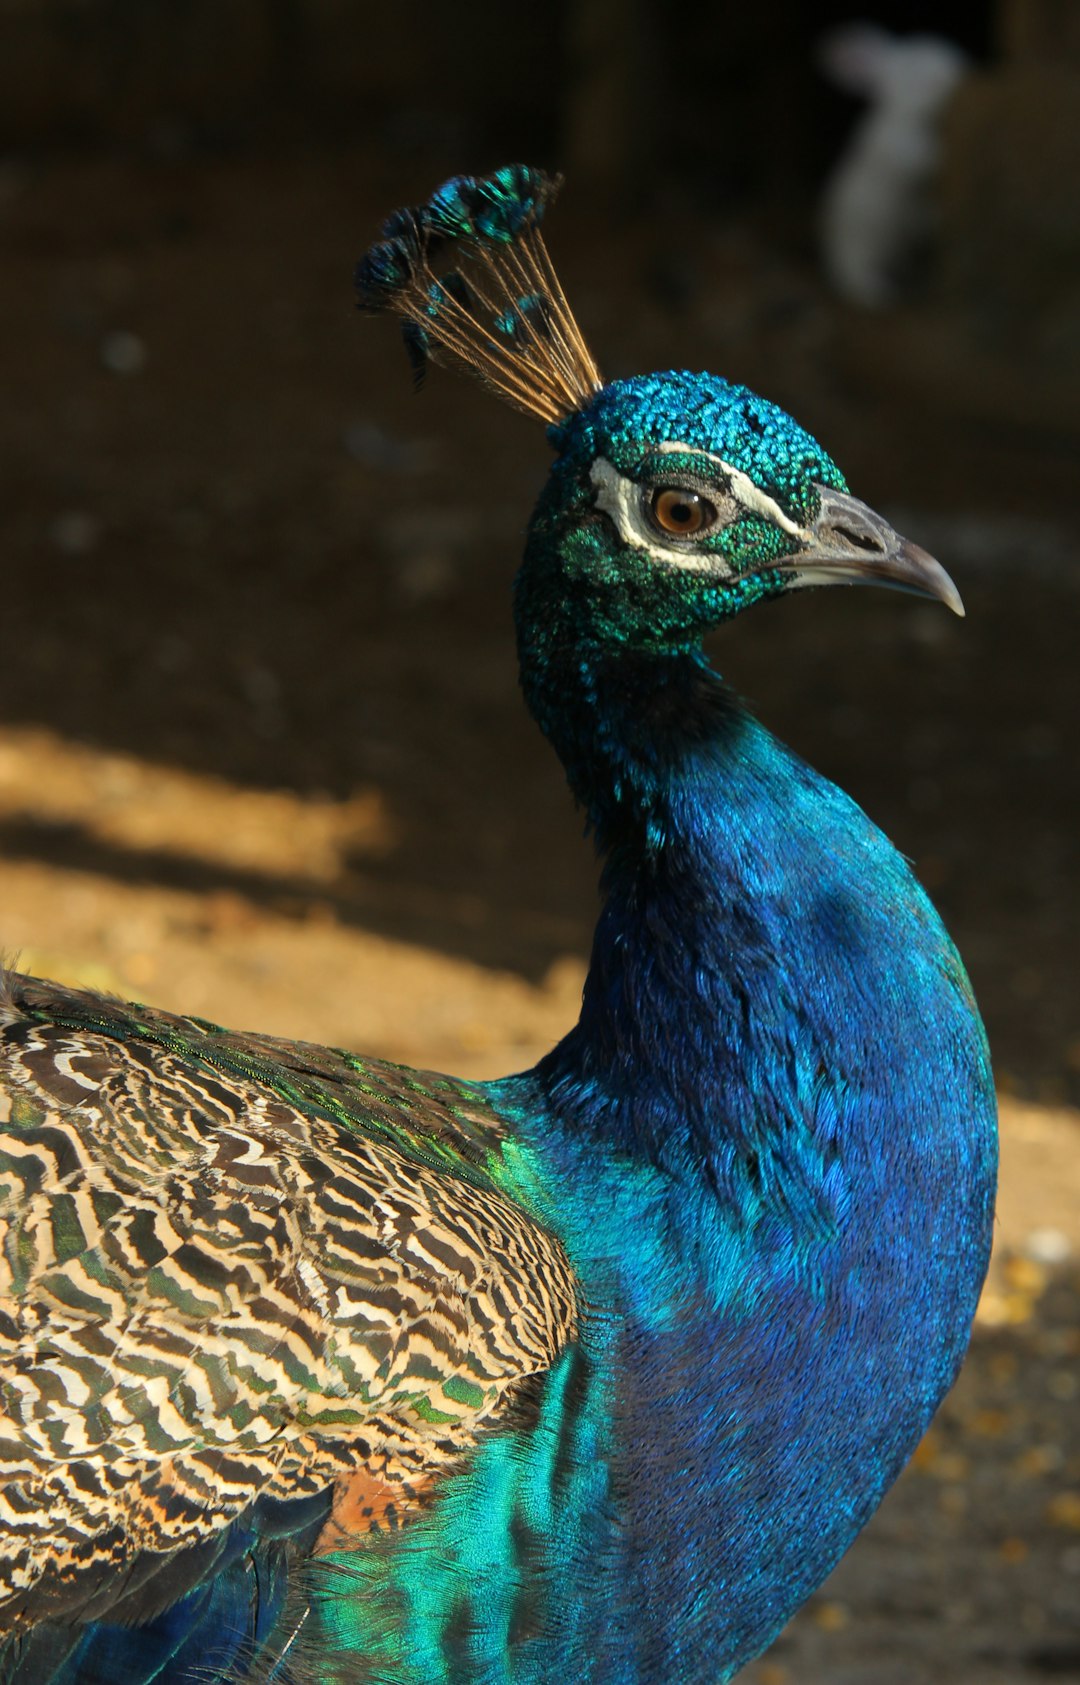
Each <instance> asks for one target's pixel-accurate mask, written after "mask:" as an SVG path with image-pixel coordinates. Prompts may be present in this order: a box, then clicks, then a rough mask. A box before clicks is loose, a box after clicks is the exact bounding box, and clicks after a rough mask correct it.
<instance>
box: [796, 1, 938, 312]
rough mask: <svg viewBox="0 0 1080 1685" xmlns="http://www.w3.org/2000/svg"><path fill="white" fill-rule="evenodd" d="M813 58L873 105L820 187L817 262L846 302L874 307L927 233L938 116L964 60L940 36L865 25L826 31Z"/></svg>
mask: <svg viewBox="0 0 1080 1685" xmlns="http://www.w3.org/2000/svg"><path fill="white" fill-rule="evenodd" d="M817 57H818V64H819V67H820V68H821V70H822V72H823V73H824V75H825V76H827V77H828V79H829V80H830V81H831V82H833V83H834V84H835V85H836V86H837V87H839V88H842V89H843V90H844V91H845V92H846V93H849V94H854V95H856V96H858V97H861V98H864V99H867V100H869V102H870V109H869V111H868V112H867V113H866V115H865V116H864V117H863V118H861V120H860V121H859V122H858V123H857V124H856V126H855V128H854V130H853V131H852V134H851V137H850V139H849V141H848V144H847V147H846V148H845V150H844V153H843V155H842V156H841V158H840V160H839V162H838V163H837V164H836V166H835V168H834V169H833V171H832V174H831V175H830V177H829V179H828V181H827V182H826V185H825V191H824V195H823V199H822V206H821V228H820V233H821V248H822V261H823V263H824V266H825V270H826V273H827V275H828V277H829V280H830V281H831V282H832V285H833V286H834V287H835V289H836V291H837V292H838V293H839V294H840V295H841V296H842V297H843V298H846V299H848V300H849V301H850V302H851V303H853V304H859V305H862V306H864V307H865V308H867V309H880V308H882V307H883V306H885V305H888V304H891V303H893V302H894V301H895V300H896V299H897V298H899V297H900V295H901V294H902V292H903V291H904V284H905V280H906V279H907V278H908V277H909V276H910V275H911V274H912V273H913V272H914V269H915V266H916V264H917V261H918V259H919V257H920V256H921V255H922V252H923V250H924V248H925V246H926V245H927V243H928V241H929V239H930V237H931V235H932V233H933V226H934V183H935V178H936V174H937V169H938V162H939V158H940V152H941V119H942V116H943V114H944V111H945V107H946V106H947V104H948V102H949V99H950V98H951V97H952V95H953V94H954V93H955V91H956V88H957V86H958V85H959V83H960V82H961V81H962V79H963V78H964V76H965V75H966V74H967V73H968V70H969V60H968V58H967V55H966V54H965V53H964V52H962V51H961V49H960V48H959V47H957V46H956V45H954V43H953V42H951V41H945V40H943V39H942V38H941V37H940V36H937V35H893V34H891V33H890V31H889V30H887V29H881V28H879V27H878V26H877V25H876V24H871V23H851V24H843V25H842V26H841V27H839V28H837V29H832V30H829V32H828V33H827V34H826V35H824V36H823V37H822V38H821V40H820V42H819V44H818V54H817Z"/></svg>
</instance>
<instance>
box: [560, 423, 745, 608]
mask: <svg viewBox="0 0 1080 1685" xmlns="http://www.w3.org/2000/svg"><path fill="white" fill-rule="evenodd" d="M699 455H700V452H699ZM590 477H591V479H592V483H593V485H594V486H595V487H596V507H597V508H598V509H602V510H603V512H604V514H605V515H610V516H611V519H612V520H613V521H614V523H615V530H616V532H617V533H618V535H619V537H620V538H621V539H622V541H623V543H624V544H633V545H635V546H636V547H637V548H638V549H639V550H647V551H648V552H649V555H650V556H655V557H656V559H657V560H658V561H662V562H667V563H668V565H669V566H670V567H676V568H686V569H689V570H690V571H691V572H694V573H711V574H716V575H719V576H721V577H723V578H725V579H730V578H731V577H732V573H731V569H730V568H729V567H728V566H727V565H726V564H725V562H724V560H723V558H722V557H720V556H718V555H716V553H715V552H714V551H708V550H691V549H688V548H687V547H686V546H685V545H678V546H676V545H674V544H665V543H664V541H663V539H662V538H661V537H660V536H659V534H658V533H656V532H654V531H653V529H652V528H651V527H647V526H646V525H645V521H644V519H643V517H642V512H641V487H640V486H639V485H638V483H637V481H636V480H628V479H627V478H626V476H625V474H620V473H619V470H618V469H617V468H616V467H615V466H614V464H613V463H610V462H609V461H608V460H607V458H606V457H605V456H598V457H597V458H596V461H595V462H594V463H593V465H592V469H591V474H590Z"/></svg>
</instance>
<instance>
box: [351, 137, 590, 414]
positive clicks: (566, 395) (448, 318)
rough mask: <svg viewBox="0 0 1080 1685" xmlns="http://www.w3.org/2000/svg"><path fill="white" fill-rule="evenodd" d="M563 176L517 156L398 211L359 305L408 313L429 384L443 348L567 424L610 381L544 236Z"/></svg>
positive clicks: (518, 400) (363, 266)
mask: <svg viewBox="0 0 1080 1685" xmlns="http://www.w3.org/2000/svg"><path fill="white" fill-rule="evenodd" d="M561 185H562V178H561V177H560V176H549V175H545V174H544V172H543V171H542V170H533V169H529V168H528V167H527V166H525V165H524V164H508V165H506V166H504V168H502V169H500V170H496V171H495V172H494V173H493V174H492V175H490V176H455V177H454V178H453V180H452V181H448V182H446V183H445V184H444V185H443V186H442V187H440V188H439V189H438V191H437V192H436V193H434V194H432V196H431V198H430V199H429V200H428V201H427V203H426V204H424V205H418V206H414V207H411V208H409V209H406V210H400V211H395V212H394V213H393V215H392V216H390V217H388V219H387V220H386V222H385V223H384V224H383V227H382V231H381V238H380V240H379V242H378V244H377V245H374V246H372V248H371V250H370V251H369V252H368V253H367V254H366V256H365V257H363V258H362V259H361V260H360V262H359V263H358V265H357V267H356V275H355V282H356V293H357V302H358V304H359V306H360V309H361V310H367V311H371V312H377V311H384V310H391V311H394V312H396V313H397V314H398V315H400V316H402V317H404V324H403V329H402V332H403V336H404V340H405V349H406V351H407V353H408V356H409V361H410V363H411V365H412V369H413V377H414V379H415V381H416V383H417V385H419V384H420V383H421V382H422V380H423V378H424V375H425V372H426V370H427V365H428V361H429V358H431V357H432V356H433V355H438V353H444V354H445V355H446V356H447V358H448V359H449V360H450V361H452V362H456V363H458V364H460V365H461V366H463V367H464V368H466V369H469V370H471V371H472V372H473V373H474V374H476V375H478V376H479V378H480V379H481V380H482V381H483V382H484V384H485V385H487V386H489V387H491V388H492V389H493V390H494V391H495V392H497V393H498V394H499V395H500V396H501V397H502V398H504V399H505V400H506V402H507V403H510V404H512V405H513V406H514V408H515V409H519V410H522V411H523V412H524V413H525V414H526V415H535V416H538V417H539V418H540V419H541V420H542V421H547V422H552V421H561V420H563V419H564V418H565V417H566V416H568V415H570V414H572V412H573V411H574V410H577V409H580V408H581V407H582V406H583V405H584V404H587V403H588V401H589V400H590V399H591V398H592V396H593V395H594V393H596V392H598V391H599V390H600V388H601V386H602V385H603V382H602V380H601V378H600V372H599V370H598V369H597V367H596V364H595V362H594V361H593V358H592V355H591V353H590V351H589V349H588V347H587V346H586V344H585V341H584V339H583V337H582V334H581V330H580V328H579V327H578V325H577V323H576V322H575V320H574V317H573V314H572V313H571V310H570V306H569V305H568V304H567V302H566V295H565V294H564V292H563V290H562V287H561V286H560V284H559V280H558V277H557V275H556V274H555V270H554V267H553V265H552V262H551V258H550V257H549V256H548V251H547V247H546V246H545V244H544V239H543V236H542V234H541V232H540V223H541V221H542V220H543V217H544V214H545V212H546V210H547V208H548V206H549V205H550V204H551V202H552V200H553V199H554V198H555V195H556V194H557V193H558V191H559V188H560V186H561Z"/></svg>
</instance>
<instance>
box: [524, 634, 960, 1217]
mask: <svg viewBox="0 0 1080 1685" xmlns="http://www.w3.org/2000/svg"><path fill="white" fill-rule="evenodd" d="M522 679H523V686H524V689H525V693H526V697H527V700H528V702H529V705H530V708H531V709H532V711H533V713H534V715H535V716H536V717H537V719H538V721H539V723H540V725H541V727H542V729H543V730H544V731H545V733H546V734H547V736H548V737H549V739H550V740H551V742H552V744H553V746H554V747H555V749H556V751H557V753H558V754H559V756H560V758H561V759H562V762H563V765H564V766H565V768H566V771H567V774H568V777H569V780H570V783H571V786H572V788H573V790H574V793H575V795H576V796H577V798H578V801H579V802H580V803H581V804H582V805H583V806H584V807H585V808H586V810H587V812H588V815H589V819H590V822H591V825H592V827H593V829H594V831H595V834H596V837H597V840H598V843H599V846H600V849H601V852H602V854H603V857H604V868H603V877H602V889H603V897H604V902H603V910H602V912H601V916H600V919H599V922H598V925H597V929H596V934H595V938H594V943H593V950H592V956H591V962H590V966H589V971H588V975H587V980H586V984H585V989H584V995H583V1002H582V1011H581V1017H580V1020H579V1022H578V1024H577V1026H576V1027H575V1028H574V1029H573V1030H572V1031H571V1032H570V1034H569V1035H568V1036H567V1037H565V1038H564V1040H563V1041H562V1042H561V1043H560V1044H559V1045H558V1046H557V1047H556V1048H555V1049H554V1050H553V1051H552V1053H551V1054H550V1055H548V1057H547V1058H546V1059H544V1060H543V1061H542V1062H541V1064H540V1065H539V1067H538V1068H537V1071H536V1073H535V1076H536V1079H537V1080H538V1081H539V1082H540V1083H541V1084H542V1085H543V1088H544V1091H545V1095H546V1097H547V1101H548V1103H549V1105H550V1106H551V1108H552V1110H553V1112H554V1113H555V1114H556V1115H557V1116H558V1117H559V1118H560V1119H561V1120H562V1121H563V1122H564V1123H565V1125H566V1127H567V1128H568V1130H569V1131H571V1132H572V1133H573V1134H574V1135H575V1136H576V1137H577V1138H584V1139H591V1140H593V1141H594V1142H596V1141H599V1142H601V1143H602V1144H603V1146H604V1148H605V1151H608V1150H610V1149H612V1148H614V1149H615V1150H616V1151H619V1152H626V1153H629V1154H631V1155H632V1156H634V1157H637V1158H639V1159H645V1160H647V1161H648V1162H650V1163H652V1164H653V1165H655V1166H657V1167H659V1168H661V1169H663V1170H666V1171H669V1172H672V1173H674V1175H675V1176H676V1178H677V1179H679V1180H681V1181H683V1182H687V1183H688V1182H691V1181H692V1182H693V1183H694V1184H695V1185H696V1186H699V1187H700V1186H701V1185H702V1183H703V1182H704V1184H706V1185H707V1186H709V1187H711V1188H713V1189H714V1190H716V1191H717V1192H718V1193H719V1195H720V1199H721V1203H722V1205H723V1206H724V1207H725V1209H728V1210H732V1211H735V1212H737V1213H738V1214H739V1216H740V1219H748V1220H750V1221H751V1223H753V1222H756V1220H757V1217H758V1215H759V1214H760V1213H761V1212H762V1211H768V1210H770V1209H771V1210H772V1211H773V1212H774V1213H775V1212H778V1211H782V1212H783V1213H784V1220H785V1223H787V1222H788V1221H789V1220H790V1222H792V1223H794V1224H795V1225H796V1227H798V1226H799V1225H800V1224H801V1225H802V1226H803V1227H804V1228H808V1229H811V1230H813V1231H815V1232H820V1231H821V1229H822V1227H823V1226H824V1228H825V1229H828V1228H830V1227H831V1225H832V1222H833V1219H834V1216H835V1210H836V1202H837V1200H838V1199H839V1200H842V1199H843V1198H845V1197H846V1192H845V1189H846V1188H847V1187H848V1186H850V1184H851V1182H852V1181H853V1180H856V1179H857V1177H858V1175H859V1174H860V1173H861V1171H862V1170H863V1169H865V1170H866V1173H867V1174H868V1175H869V1174H873V1176H874V1178H875V1181H876V1179H877V1175H878V1173H879V1170H880V1167H881V1165H882V1163H883V1162H885V1161H886V1160H888V1159H892V1160H894V1161H895V1162H896V1168H897V1170H898V1172H899V1171H901V1170H902V1161H903V1159H904V1157H905V1155H906V1154H907V1153H909V1152H915V1153H917V1152H918V1151H919V1150H921V1149H918V1148H916V1147H915V1145H914V1144H913V1143H912V1142H911V1140H910V1137H908V1136H906V1135H905V1134H904V1133H903V1131H901V1132H900V1134H899V1135H897V1136H896V1137H895V1138H892V1137H890V1135H889V1133H888V1131H889V1125H888V1122H887V1120H888V1118H889V1117H890V1116H892V1115H893V1114H894V1109H895V1107H896V1106H897V1104H898V1103H899V1105H900V1106H901V1108H902V1106H903V1105H904V1104H905V1103H907V1104H908V1105H909V1107H911V1106H915V1107H916V1109H917V1110H922V1109H923V1106H924V1103H925V1104H927V1105H928V1106H929V1107H930V1109H931V1110H932V1101H933V1095H934V1089H935V1084H936V1082H937V1081H939V1080H940V1078H941V1077H942V1075H943V1074H944V1072H945V1070H946V1067H947V1066H948V1065H949V1064H951V1056H949V1048H948V1037H949V1036H950V1035H955V1034H956V1033H958V1032H959V1033H961V1039H962V1040H963V1042H964V1043H965V1045H966V1048H967V1052H968V1056H969V1057H970V1058H971V1059H973V1060H974V1062H975V1064H976V1065H979V1064H981V1068H982V1070H983V1072H984V1074H985V1072H986V1069H987V1067H986V1065H985V1049H984V1047H983V1044H982V1038H981V1030H980V1028H979V1025H978V1018H977V1015H976V1013H975V1011H974V1003H973V1002H972V1000H971V996H970V990H969V988H968V985H967V980H966V977H965V976H964V973H963V968H962V966H961V965H960V962H959V960H958V958H957V956H956V953H955V950H954V949H953V947H952V944H951V943H950V941H949V938H948V936H947V935H946V933H945V931H944V929H943V928H942V926H941V923H940V921H939V920H938V918H937V915H936V913H935V912H934V910H933V908H932V907H931V906H930V903H929V902H928V900H927V898H926V896H925V895H924V893H923V891H922V889H921V888H920V886H919V885H918V883H917V882H916V880H915V879H914V877H913V875H912V874H911V872H910V870H909V869H908V867H907V865H906V863H905V862H904V861H903V859H902V858H901V857H900V856H899V855H898V854H897V852H896V850H895V849H893V848H892V846H891V845H890V844H889V842H888V841H887V840H886V838H885V837H884V836H883V835H882V834H881V833H880V832H879V831H878V830H877V828H876V827H875V826H874V825H873V824H872V823H871V822H870V821H869V820H868V819H867V817H866V816H865V814H863V813H862V811H861V810H860V809H859V808H858V807H857V806H856V805H855V803H854V802H852V801H851V800H850V798H848V797H847V796H845V795H844V794H843V792H842V791H840V790H838V789H837V788H836V786H834V785H833V784H831V783H830V782H829V781H828V780H827V779H825V778H823V777H821V776H820V775H819V774H817V773H815V772H814V771H813V770H812V769H811V768H809V767H807V766H806V765H805V764H804V763H803V762H802V761H801V760H799V758H798V757H797V756H795V755H793V754H792V753H791V752H790V751H789V750H787V749H786V748H785V747H784V746H783V745H782V744H781V743H779V742H778V741H777V740H776V739H775V738H774V737H773V736H772V735H771V734H770V733H769V732H767V731H766V730H765V729H764V727H762V726H761V725H760V724H759V723H758V722H757V721H756V720H755V719H754V718H753V717H752V716H751V715H750V714H748V713H747V711H746V710H745V709H744V708H743V707H742V706H741V705H740V704H739V703H738V701H737V699H736V698H735V697H734V696H733V695H732V693H731V692H730V691H729V690H728V689H727V687H726V686H725V685H724V684H723V683H722V681H721V680H720V678H719V677H718V675H716V674H715V673H714V672H713V671H712V670H711V669H710V668H709V666H708V665H707V663H706V661H705V659H704V657H703V655H702V653H701V650H700V648H699V647H695V646H694V645H692V644H691V645H687V646H683V647H675V648H666V649H658V650H653V651H640V650H635V651H633V652H628V651H618V652H616V653H612V652H611V651H610V650H607V651H605V652H603V653H601V652H600V651H599V650H596V649H590V647H589V646H588V644H587V643H586V642H583V641H582V639H581V638H580V637H579V638H578V639H577V640H576V642H571V640H570V639H569V638H564V639H562V640H560V638H558V637H557V636H556V637H552V636H548V637H547V638H546V639H542V640H540V646H539V648H537V647H532V646H530V643H529V639H528V636H527V635H526V636H524V637H523V639H522ZM868 1025H873V1033H868V1029H867V1026H868ZM987 1081H988V1078H987ZM868 1099H869V1101H870V1103H868Z"/></svg>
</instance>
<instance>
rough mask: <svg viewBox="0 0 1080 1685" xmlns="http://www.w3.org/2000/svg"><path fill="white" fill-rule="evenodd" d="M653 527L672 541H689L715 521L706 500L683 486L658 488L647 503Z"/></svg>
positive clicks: (698, 493)
mask: <svg viewBox="0 0 1080 1685" xmlns="http://www.w3.org/2000/svg"><path fill="white" fill-rule="evenodd" d="M649 514H650V516H651V518H652V522H653V525H654V526H655V527H658V528H659V530H660V531H661V532H666V533H670V534H671V536H672V537H673V538H693V537H695V536H696V534H697V533H700V532H704V531H705V530H706V528H707V527H711V526H712V524H713V522H714V521H715V520H716V510H715V509H714V508H713V506H712V504H711V503H710V502H709V500H708V498H705V497H702V496H701V493H700V492H696V491H690V490H689V489H688V488H687V487H686V486H658V487H657V489H656V490H655V491H654V492H653V494H652V497H651V498H650V500H649Z"/></svg>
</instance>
